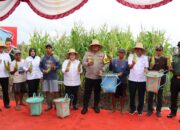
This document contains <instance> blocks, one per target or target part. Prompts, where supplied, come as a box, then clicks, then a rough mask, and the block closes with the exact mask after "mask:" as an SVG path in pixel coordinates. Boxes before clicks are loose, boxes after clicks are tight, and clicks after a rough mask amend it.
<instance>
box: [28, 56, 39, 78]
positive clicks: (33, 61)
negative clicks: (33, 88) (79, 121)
mask: <svg viewBox="0 0 180 130" xmlns="http://www.w3.org/2000/svg"><path fill="white" fill-rule="evenodd" d="M40 61H41V59H40V57H39V56H35V57H34V58H33V57H32V56H28V57H27V58H26V60H25V68H26V71H27V70H28V69H29V67H30V66H32V72H31V73H30V72H27V80H33V79H41V78H42V72H41V70H40V67H39V64H40Z"/></svg>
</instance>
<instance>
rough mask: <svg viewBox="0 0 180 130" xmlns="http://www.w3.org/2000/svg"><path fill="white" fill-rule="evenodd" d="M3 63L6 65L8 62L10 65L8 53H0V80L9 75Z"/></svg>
mask: <svg viewBox="0 0 180 130" xmlns="http://www.w3.org/2000/svg"><path fill="white" fill-rule="evenodd" d="M4 62H6V64H7V63H8V62H9V63H11V58H10V56H9V54H8V53H5V52H3V53H0V78H7V77H9V73H8V72H7V71H6V69H5V66H4Z"/></svg>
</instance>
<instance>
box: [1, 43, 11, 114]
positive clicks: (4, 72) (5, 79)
mask: <svg viewBox="0 0 180 130" xmlns="http://www.w3.org/2000/svg"><path fill="white" fill-rule="evenodd" d="M5 48H6V46H5V45H4V44H3V42H2V41H1V40H0V85H1V87H2V92H3V103H4V107H5V108H10V106H9V94H8V87H9V67H10V63H11V58H10V56H9V54H8V53H5V52H4V49H5ZM0 111H1V109H0Z"/></svg>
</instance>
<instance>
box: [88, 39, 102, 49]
mask: <svg viewBox="0 0 180 130" xmlns="http://www.w3.org/2000/svg"><path fill="white" fill-rule="evenodd" d="M95 45H96V46H100V47H101V48H102V45H101V44H100V43H99V41H98V40H97V39H94V40H92V43H91V44H90V45H89V46H90V47H92V46H95Z"/></svg>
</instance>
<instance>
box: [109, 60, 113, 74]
mask: <svg viewBox="0 0 180 130" xmlns="http://www.w3.org/2000/svg"><path fill="white" fill-rule="evenodd" d="M109 70H110V71H112V70H113V60H111V61H110V63H109Z"/></svg>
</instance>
